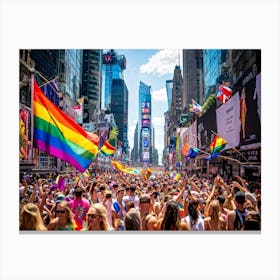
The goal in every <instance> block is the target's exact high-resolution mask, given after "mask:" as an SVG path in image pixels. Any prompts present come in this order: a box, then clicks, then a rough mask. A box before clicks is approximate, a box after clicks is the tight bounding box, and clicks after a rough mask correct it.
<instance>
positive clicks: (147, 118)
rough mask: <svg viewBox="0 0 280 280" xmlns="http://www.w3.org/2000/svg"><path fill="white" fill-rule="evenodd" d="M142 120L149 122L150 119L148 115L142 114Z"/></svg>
mask: <svg viewBox="0 0 280 280" xmlns="http://www.w3.org/2000/svg"><path fill="white" fill-rule="evenodd" d="M142 119H143V120H149V119H150V115H149V114H142Z"/></svg>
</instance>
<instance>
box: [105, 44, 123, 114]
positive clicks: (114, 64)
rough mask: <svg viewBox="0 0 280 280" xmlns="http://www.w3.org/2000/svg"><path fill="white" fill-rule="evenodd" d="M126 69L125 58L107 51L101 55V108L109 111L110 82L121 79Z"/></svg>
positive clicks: (112, 51) (114, 52)
mask: <svg viewBox="0 0 280 280" xmlns="http://www.w3.org/2000/svg"><path fill="white" fill-rule="evenodd" d="M125 69H126V58H125V56H124V55H118V53H117V52H116V51H114V50H112V49H111V50H109V51H108V52H106V53H103V55H102V75H103V81H104V82H103V83H102V102H101V107H102V108H107V109H109V110H110V109H111V92H112V82H113V80H114V79H123V70H125Z"/></svg>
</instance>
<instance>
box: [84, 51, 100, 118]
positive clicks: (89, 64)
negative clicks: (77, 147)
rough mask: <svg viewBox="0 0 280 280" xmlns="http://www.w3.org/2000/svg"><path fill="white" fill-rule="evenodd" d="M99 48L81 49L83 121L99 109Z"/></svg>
mask: <svg viewBox="0 0 280 280" xmlns="http://www.w3.org/2000/svg"><path fill="white" fill-rule="evenodd" d="M101 54H102V51H101V50H83V61H82V63H83V73H82V92H81V96H84V97H85V101H84V118H83V122H84V123H88V122H89V121H90V120H91V119H92V115H93V113H94V111H97V110H100V109H101V79H102V76H101V69H102V55H101Z"/></svg>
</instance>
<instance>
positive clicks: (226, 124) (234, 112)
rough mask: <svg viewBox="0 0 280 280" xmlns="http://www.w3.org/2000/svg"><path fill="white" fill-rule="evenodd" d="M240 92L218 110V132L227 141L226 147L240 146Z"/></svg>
mask: <svg viewBox="0 0 280 280" xmlns="http://www.w3.org/2000/svg"><path fill="white" fill-rule="evenodd" d="M239 109H240V108H239V93H238V92H237V93H236V94H234V95H233V96H232V97H231V98H230V99H229V100H228V101H227V102H226V103H225V104H224V105H222V106H221V107H219V108H218V109H217V110H216V119H217V133H218V134H219V135H220V136H221V137H223V138H224V139H225V140H226V141H227V145H226V146H225V149H229V148H232V147H236V146H239V141H240V128H241V122H240V119H239V116H240V110H239Z"/></svg>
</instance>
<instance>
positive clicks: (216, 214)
mask: <svg viewBox="0 0 280 280" xmlns="http://www.w3.org/2000/svg"><path fill="white" fill-rule="evenodd" d="M219 204H220V202H219V200H218V199H214V200H212V201H211V202H210V204H209V205H208V216H207V217H205V218H204V229H205V230H226V221H225V219H224V218H223V217H222V213H221V211H220V205H219Z"/></svg>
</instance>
